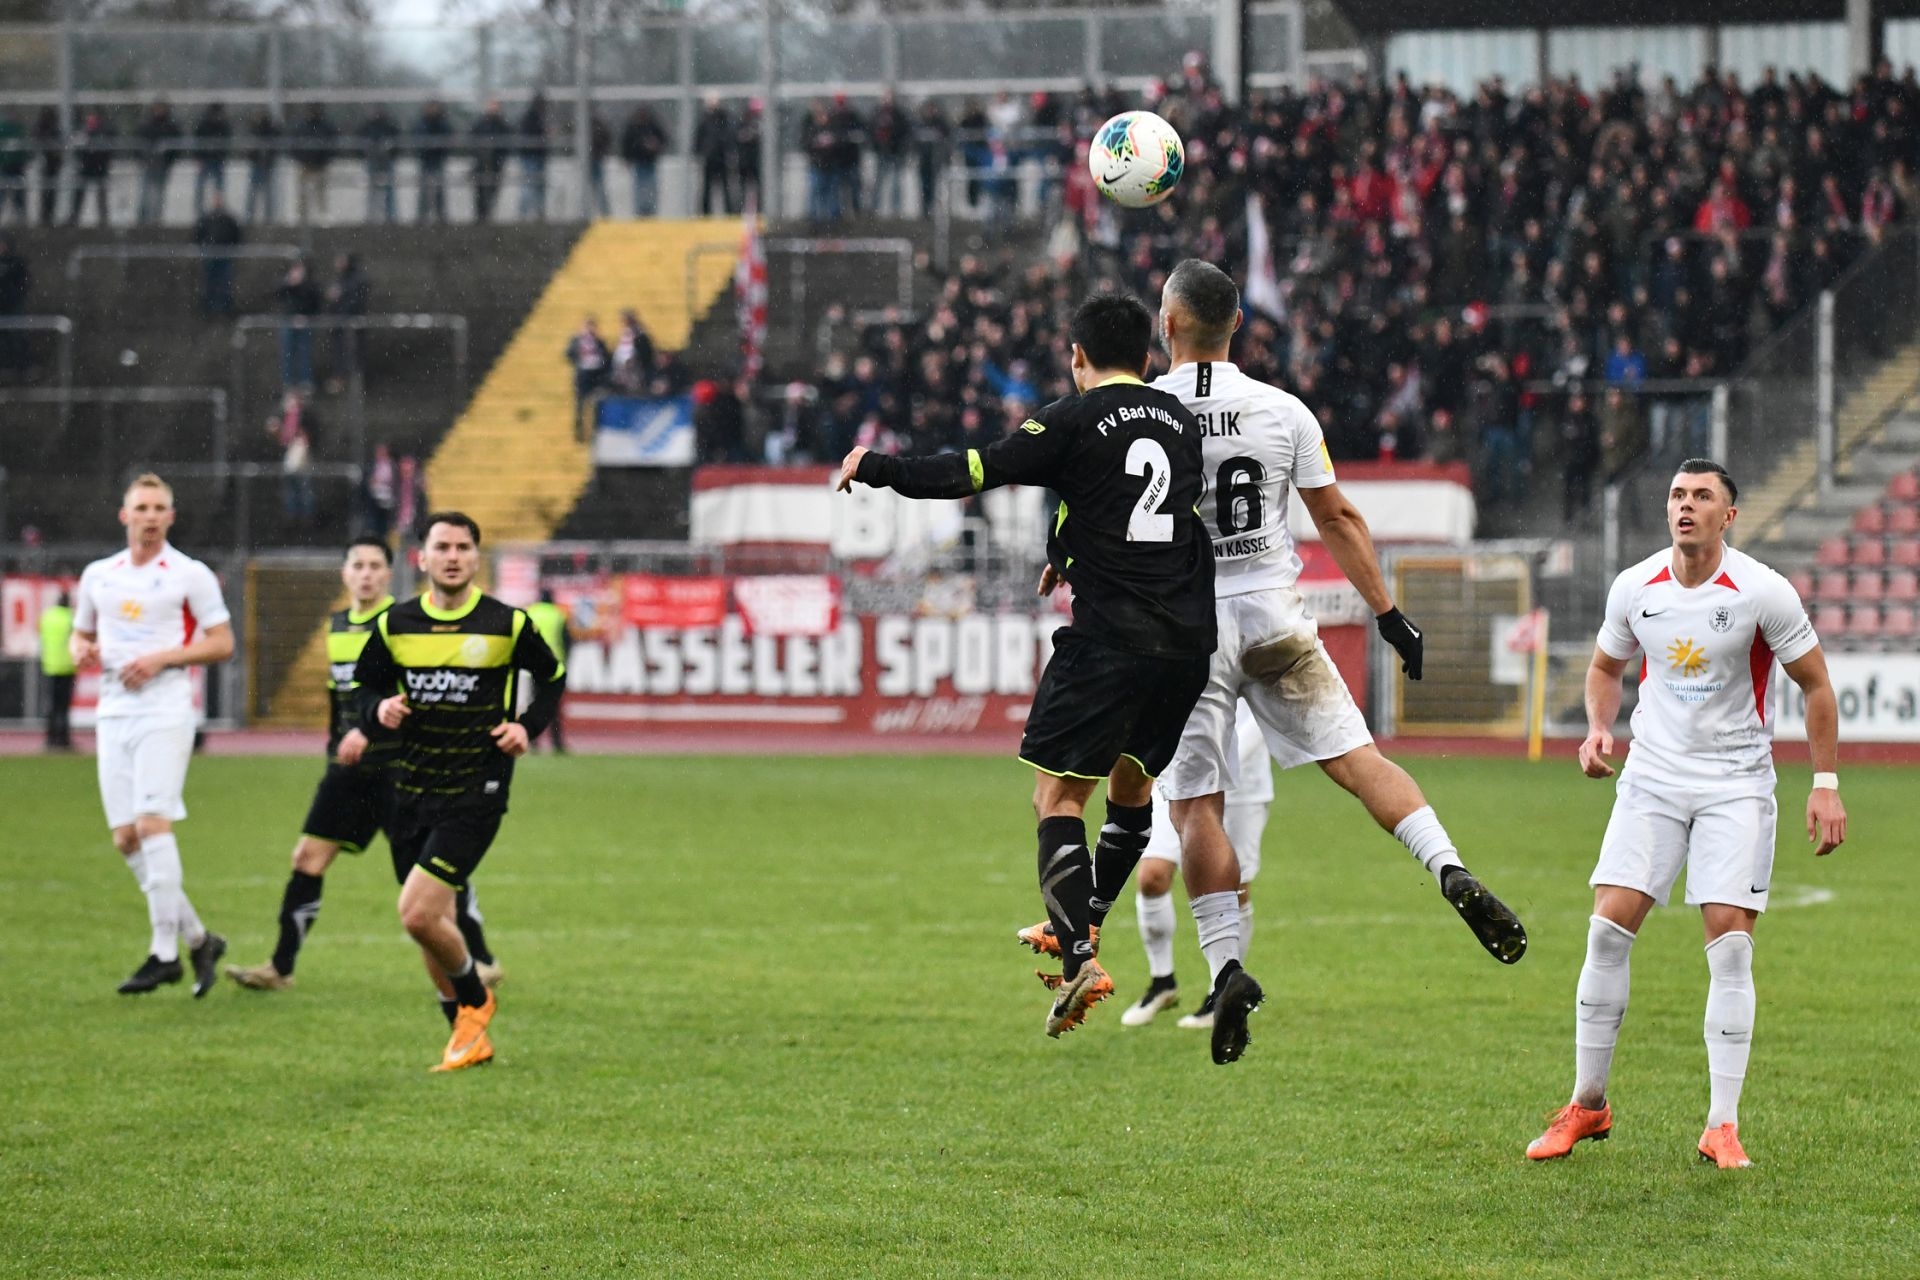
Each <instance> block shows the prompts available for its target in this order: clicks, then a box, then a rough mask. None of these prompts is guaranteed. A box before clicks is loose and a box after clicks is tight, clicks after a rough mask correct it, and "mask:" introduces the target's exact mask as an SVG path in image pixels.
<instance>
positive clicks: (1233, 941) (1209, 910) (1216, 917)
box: [1190, 889, 1243, 987]
mask: <svg viewBox="0 0 1920 1280" xmlns="http://www.w3.org/2000/svg"><path fill="white" fill-rule="evenodd" d="M1190 905H1191V906H1192V907H1193V923H1194V927H1195V928H1196V929H1197V930H1198V931H1199V933H1200V952H1201V954H1202V955H1204V956H1206V958H1207V978H1208V982H1209V987H1211V984H1213V983H1217V982H1218V981H1219V980H1220V971H1221V970H1222V969H1224V968H1226V967H1227V961H1229V960H1238V959H1240V958H1241V956H1242V954H1243V953H1242V951H1241V949H1240V895H1239V894H1238V893H1235V892H1234V891H1233V890H1232V889H1227V890H1224V891H1222V892H1220V893H1203V894H1201V895H1200V896H1199V897H1197V898H1195V899H1193V901H1192V903H1191V904H1190Z"/></svg>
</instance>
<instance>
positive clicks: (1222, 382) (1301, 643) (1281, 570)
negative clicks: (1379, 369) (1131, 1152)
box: [1022, 259, 1527, 1063]
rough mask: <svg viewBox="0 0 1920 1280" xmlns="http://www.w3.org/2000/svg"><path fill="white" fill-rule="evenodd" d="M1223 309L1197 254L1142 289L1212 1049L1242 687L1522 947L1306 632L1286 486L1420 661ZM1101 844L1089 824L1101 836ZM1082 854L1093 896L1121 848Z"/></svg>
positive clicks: (1180, 796)
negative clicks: (1162, 434)
mask: <svg viewBox="0 0 1920 1280" xmlns="http://www.w3.org/2000/svg"><path fill="white" fill-rule="evenodd" d="M1239 324H1240V294H1239V290H1237V289H1236V288H1235V287H1234V284H1233V281H1232V279H1231V278H1230V277H1228V276H1227V274H1226V273H1225V272H1223V271H1221V270H1220V269H1219V268H1218V267H1215V266H1213V265H1211V264H1210V263H1206V262H1202V261H1199V260H1198V259H1189V260H1187V261H1185V262H1182V263H1180V264H1179V265H1178V266H1177V267H1175V268H1174V270H1173V272H1172V274H1171V275H1169V276H1168V278H1167V283H1166V286H1165V288H1164V289H1163V290H1162V293H1161V298H1160V328H1161V340H1162V342H1163V343H1164V344H1165V346H1166V348H1167V354H1168V356H1169V357H1170V358H1171V359H1172V364H1173V367H1172V368H1171V369H1170V370H1169V371H1168V372H1167V374H1166V375H1165V376H1164V377H1162V378H1160V379H1158V380H1157V381H1156V382H1155V383H1154V384H1153V385H1154V388H1155V389H1156V390H1159V391H1165V392H1168V393H1170V394H1172V395H1173V396H1175V397H1177V398H1178V399H1179V401H1180V403H1181V404H1182V405H1184V406H1185V407H1186V408H1187V410H1188V411H1189V412H1191V413H1192V414H1193V415H1194V417H1195V419H1196V420H1197V421H1198V422H1199V424H1200V430H1201V459H1202V464H1203V472H1204V477H1205V480H1206V490H1205V491H1204V492H1203V493H1202V495H1201V498H1200V505H1199V507H1198V509H1197V510H1198V514H1199V516H1200V519H1201V523H1203V524H1204V525H1206V526H1207V527H1208V533H1209V534H1210V536H1211V540H1212V543H1213V557H1214V597H1215V604H1214V623H1215V629H1216V631H1217V633H1218V637H1219V640H1218V644H1217V646H1216V648H1215V649H1214V651H1213V656H1212V659H1211V662H1210V665H1209V670H1208V682H1207V687H1206V688H1205V689H1204V690H1203V691H1202V692H1201V694H1200V699H1199V701H1198V702H1197V703H1195V705H1194V708H1193V712H1192V714H1191V715H1190V716H1189V717H1188V719H1187V723H1186V725H1185V727H1184V729H1183V731H1182V734H1181V739H1180V747H1179V750H1178V751H1177V752H1176V753H1175V755H1174V758H1173V760H1172V762H1171V763H1170V764H1169V765H1168V766H1167V769H1166V771H1165V773H1163V774H1162V775H1161V777H1160V778H1159V780H1158V782H1157V783H1156V786H1155V790H1156V792H1157V793H1158V794H1160V795H1162V796H1164V797H1165V798H1166V799H1167V800H1168V801H1169V802H1170V811H1171V814H1172V818H1173V823H1174V825H1175V826H1176V827H1177V828H1178V829H1179V832H1180V852H1181V857H1180V870H1181V877H1182V879H1183V880H1184V881H1185V883H1186V888H1187V900H1188V904H1189V906H1190V907H1191V909H1192V911H1193V919H1194V924H1195V926H1196V929H1197V931H1198V933H1199V935H1200V949H1201V952H1202V953H1203V954H1204V955H1205V956H1206V957H1207V966H1208V968H1209V970H1211V972H1212V976H1213V983H1212V988H1211V993H1210V999H1209V1003H1210V1006H1211V1008H1212V1010H1213V1016H1214V1023H1213V1037H1212V1038H1213V1046H1212V1047H1213V1054H1214V1060H1215V1061H1216V1062H1223V1063H1224V1062H1231V1061H1233V1060H1235V1058H1237V1057H1238V1056H1239V1054H1240V1052H1241V1051H1242V1050H1243V1049H1244V1047H1245V1043H1246V1038H1247V1037H1246V1018H1247V1015H1248V1014H1249V1013H1250V1012H1251V1011H1252V1010H1253V1008H1255V1007H1256V1006H1257V1005H1258V1004H1259V1003H1260V999H1261V994H1262V993H1261V991H1260V988H1259V985H1258V984H1257V983H1256V982H1254V981H1253V979H1252V978H1251V976H1250V975H1248V974H1247V973H1246V971H1245V969H1244V967H1243V966H1242V964H1241V960H1242V958H1243V952H1244V945H1243V937H1242V927H1243V922H1242V916H1241V911H1240V888H1241V881H1242V877H1241V875H1240V871H1239V868H1238V867H1237V866H1236V858H1235V854H1234V848H1233V844H1232V841H1231V838H1230V836H1229V833H1228V832H1227V830H1226V825H1225V813H1226V805H1227V793H1228V791H1229V789H1230V788H1231V787H1232V786H1233V784H1234V781H1235V776H1236V773H1237V771H1238V769H1237V763H1236V761H1237V749H1236V745H1235V734H1234V721H1235V717H1236V715H1237V708H1238V706H1239V705H1240V703H1241V701H1242V700H1243V699H1244V700H1245V702H1246V704H1247V705H1248V706H1249V707H1250V708H1251V709H1252V711H1253V716H1254V719H1255V720H1256V721H1257V722H1258V723H1259V726H1260V730H1261V733H1262V735H1263V736H1264V737H1265V739H1266V745H1267V750H1268V753H1269V754H1270V755H1271V756H1272V758H1273V759H1274V760H1275V761H1276V762H1277V763H1278V764H1279V765H1280V767H1281V768H1283V769H1290V768H1293V767H1294V766H1296V765H1302V764H1306V763H1308V762H1312V763H1315V764H1317V765H1319V766H1320V768H1321V770H1322V771H1323V772H1325V773H1326V775H1327V776H1328V777H1330V778H1332V779H1333V780H1334V782H1336V783H1338V784H1339V785H1340V786H1341V787H1342V788H1343V789H1345V790H1346V791H1347V792H1349V793H1350V794H1352V795H1353V796H1354V797H1355V798H1357V799H1358V800H1359V801H1360V802H1361V803H1362V804H1363V805H1365V806H1366V809H1367V812H1368V813H1369V814H1370V815H1371V816H1372V817H1373V819H1374V820H1375V821H1376V822H1377V823H1379V825H1380V826H1381V827H1382V828H1383V829H1385V830H1386V831H1389V832H1391V833H1392V834H1393V835H1394V837H1395V838H1396V839H1398V840H1399V841H1400V842H1401V843H1402V844H1403V845H1405V846H1406V848H1407V850H1408V852H1409V853H1411V854H1412V855H1413V857H1414V858H1415V859H1416V860H1417V861H1418V862H1419V863H1420V865H1421V866H1422V867H1424V868H1426V870H1427V871H1428V872H1430V873H1431V874H1432V875H1433V877H1434V880H1435V881H1436V882H1437V883H1438V885H1439V887H1440V891H1441V893H1442V894H1443V895H1444V896H1445V897H1446V899H1447V901H1448V902H1449V903H1451V904H1452V905H1453V907H1454V909H1455V910H1456V911H1458V912H1459V914H1460V916H1461V918H1462V919H1464V920H1465V921H1466V922H1467V924H1468V926H1469V927H1470V928H1471V929H1472V930H1473V933H1474V936H1475V938H1476V939H1478V941H1479V942H1480V944H1481V946H1483V947H1485V948H1486V950H1487V951H1488V953H1489V954H1491V955H1492V956H1493V957H1494V958H1495V959H1497V960H1499V961H1500V962H1501V963H1502V964H1513V963H1515V962H1516V961H1518V960H1519V959H1520V957H1521V956H1522V955H1524V954H1525V952H1526V946H1527V935H1526V930H1525V929H1524V928H1523V927H1522V926H1521V924H1520V921H1519V920H1518V919H1517V918H1516V917H1515V916H1514V914H1513V912H1511V911H1509V910H1508V909H1507V908H1506V906H1505V905H1504V904H1503V903H1501V902H1500V900H1499V899H1498V898H1496V897H1495V896H1494V895H1493V894H1492V893H1491V892H1489V891H1488V890H1487V888H1486V886H1484V885H1482V884H1481V883H1480V881H1479V880H1477V879H1475V878H1474V876H1473V875H1472V874H1470V873H1469V872H1468V871H1467V869H1466V868H1465V867H1464V866H1463V865H1461V860H1460V856H1459V853H1458V851H1457V850H1456V849H1455V847H1454V844H1453V840H1452V838H1451V837H1450V836H1449V835H1448V834H1447V830H1446V828H1445V827H1444V826H1442V825H1441V822H1440V819H1439V817H1438V816H1437V815H1435V813H1434V811H1433V807H1432V806H1431V805H1429V804H1428V803H1427V801H1426V797H1425V796H1423V795H1422V794H1421V791H1420V787H1419V785H1418V784H1417V783H1415V782H1414V780H1413V779H1412V778H1411V777H1410V776H1408V774H1407V772H1406V770H1404V769H1402V768H1400V766H1399V765H1397V764H1395V763H1394V762H1393V761H1391V760H1389V759H1387V758H1386V756H1384V755H1382V754H1381V752H1380V750H1379V748H1378V747H1376V746H1375V745H1374V742H1373V736H1372V734H1370V733H1369V732H1368V731H1367V723H1366V720H1365V718H1364V717H1362V716H1361V714H1360V708H1359V707H1357V706H1356V705H1355V704H1354V701H1353V695H1352V694H1351V693H1350V692H1349V691H1348V689H1347V685H1346V681H1345V680H1343V679H1342V678H1341V676H1340V671H1339V669H1338V668H1337V667H1335V666H1334V664H1333V659H1332V658H1331V657H1330V656H1329V655H1328V653H1327V649H1326V646H1325V645H1323V644H1322V643H1320V631H1319V625H1318V624H1317V623H1316V622H1315V621H1314V618H1313V615H1312V614H1311V613H1309V612H1308V611H1307V607H1306V602H1305V601H1304V600H1303V599H1302V598H1301V596H1300V592H1299V590H1298V589H1297V584H1298V580H1299V577H1300V568H1301V566H1300V557H1299V556H1298V555H1296V554H1295V553H1294V548H1293V539H1292V535H1291V533H1290V532H1289V530H1288V527H1287V516H1288V512H1287V506H1288V498H1289V495H1290V494H1291V493H1292V492H1293V491H1295V490H1297V491H1298V492H1299V494H1300V498H1301V501H1302V503H1303V504H1304V505H1305V506H1306V508H1307V513H1308V515H1310V516H1311V517H1312V519H1313V522H1314V527H1315V529H1316V530H1317V531H1318V532H1319V534H1320V537H1321V539H1322V541H1324V542H1325V543H1326V546H1327V549H1328V550H1329V551H1330V552H1331V553H1332V554H1333V557H1334V559H1335V560H1336V561H1337V562H1338V563H1339V565H1340V568H1341V571H1342V572H1343V573H1345V574H1346V575H1347V577H1348V579H1349V580H1350V581H1351V582H1352V583H1353V585H1354V588H1355V590H1357V591H1358V592H1359V593H1360V595H1361V597H1362V598H1363V599H1365V600H1366V602H1367V605H1368V607H1369V608H1370V609H1372V610H1373V613H1374V617H1375V622H1376V625H1377V627H1378V629H1379V631H1380V635H1381V637H1382V638H1383V639H1384V640H1385V641H1386V642H1387V643H1388V644H1390V645H1392V646H1393V648H1394V650H1395V651H1396V652H1397V653H1399V655H1400V657H1401V659H1402V663H1403V665H1402V670H1403V671H1405V673H1406V674H1407V675H1408V676H1410V677H1411V678H1412V679H1415V680H1418V679H1419V678H1420V675H1421V661H1422V652H1423V644H1424V641H1423V639H1422V637H1421V634H1420V632H1419V630H1418V628H1416V627H1415V626H1414V625H1413V624H1412V623H1411V622H1409V621H1408V620H1407V618H1406V616H1405V615H1403V614H1402V613H1401V612H1400V610H1399V609H1398V608H1396V607H1395V606H1394V603H1393V597H1392V595H1391V594H1390V593H1389V591H1388V590H1387V584H1386V580H1385V578H1384V576H1383V575H1382V574H1381V572H1380V563H1379V558H1378V555H1377V553H1376V552H1375V549H1374V545H1373V538H1372V535H1371V533H1370V532H1369V531H1368V529H1367V522H1366V520H1365V518H1364V517H1363V516H1362V515H1361V514H1360V512H1359V511H1358V510H1357V509H1356V508H1355V507H1354V506H1353V504H1352V503H1351V502H1350V501H1348V500H1347V498H1346V497H1345V496H1344V495H1343V494H1342V493H1341V492H1340V487H1339V485H1337V484H1336V483H1335V482H1334V474H1333V466H1332V463H1331V461H1330V460H1329V458H1328V455H1327V449H1326V444H1325V440H1324V438H1323V436H1322V434H1321V431H1320V424H1319V423H1318V422H1317V421H1315V419H1314V416H1313V414H1312V412H1311V411H1309V410H1308V409H1307V407H1306V406H1305V405H1304V404H1302V403H1301V402H1300V401H1299V399H1298V398H1296V397H1294V396H1291V395H1288V394H1287V393H1286V392H1284V391H1282V390H1280V389H1278V388H1276V387H1270V386H1267V385H1266V384H1265V383H1262V382H1259V381H1257V380H1255V379H1253V378H1250V377H1248V376H1247V375H1246V374H1244V373H1242V372H1241V371H1240V370H1239V369H1238V368H1237V367H1236V366H1235V365H1233V364H1232V363H1231V362H1229V361H1228V359H1227V355H1228V351H1229V348H1230V346H1231V343H1232V339H1233V333H1234V330H1235V329H1237V328H1238V327H1239ZM1262 767H1264V766H1262ZM1114 843H1115V844H1116V845H1117V844H1118V841H1115V842H1114ZM1140 843H1142V844H1144V841H1141V842H1140ZM1107 844H1108V837H1107V836H1106V835H1105V834H1104V833H1103V834H1102V849H1105V848H1106V847H1107ZM1134 856H1135V857H1136V858H1137V857H1138V856H1139V854H1138V852H1137V851H1135V852H1134ZM1094 867H1095V869H1094V882H1095V890H1096V897H1098V898H1101V899H1110V898H1111V897H1113V896H1114V892H1115V891H1117V888H1118V886H1119V885H1121V884H1124V883H1125V880H1126V876H1127V875H1128V874H1130V873H1131V871H1132V870H1133V863H1132V862H1127V861H1124V860H1122V859H1119V858H1111V859H1109V858H1103V857H1101V856H1100V854H1099V853H1098V852H1096V855H1095V859H1094ZM1022 936H1023V939H1024V938H1025V936H1026V935H1024V934H1023V935H1022ZM1030 945H1031V944H1030Z"/></svg>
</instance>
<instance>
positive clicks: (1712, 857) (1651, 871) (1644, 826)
mask: <svg viewBox="0 0 1920 1280" xmlns="http://www.w3.org/2000/svg"><path fill="white" fill-rule="evenodd" d="M1778 816H1779V806H1778V805H1777V804H1776V803H1775V801H1774V798H1773V795H1772V793H1771V790H1770V789H1769V791H1768V792H1767V793H1765V794H1756V793H1755V790H1754V786H1753V783H1751V782H1742V783H1741V784H1740V785H1739V786H1738V787H1721V788H1714V787H1711V786H1708V787H1702V786H1700V785H1699V784H1697V783H1689V784H1687V785H1686V788H1685V789H1684V790H1682V789H1679V788H1676V789H1674V790H1672V791H1668V790H1666V789H1664V788H1663V789H1660V790H1654V789H1652V788H1649V787H1648V786H1647V785H1646V784H1645V783H1643V782H1640V781H1638V780H1636V779H1634V778H1631V777H1624V776H1623V777H1622V778H1621V779H1620V783H1619V786H1618V788H1617V790H1616V791H1615V794H1614V801H1613V816H1612V817H1611V818H1610V819H1608V820H1607V834H1606V836H1605V837H1603V838H1602V840H1601V841H1600V862H1599V864H1598V865H1597V866H1595V867H1594V869H1593V875H1592V877H1591V878H1589V879H1588V881H1587V883H1588V884H1590V885H1602V884H1617V885H1619V886H1621V887H1622V888H1626V889H1638V890H1639V891H1640V892H1641V893H1644V894H1646V895H1647V896H1648V897H1651V898H1652V899H1654V901H1656V902H1658V903H1659V904H1660V905H1661V906H1665V905H1666V903H1667V896H1668V895H1669V894H1670V893H1671V892H1672V891H1673V882H1674V880H1675V879H1676V878H1678V876H1679V875H1680V868H1682V867H1685V868H1686V869H1687V905H1688V906H1699V905H1701V904H1702V903H1707V902H1724V903H1726V904H1727V905H1729V906H1735V907H1745V908H1746V909H1748V910H1750V911H1765V910H1766V909H1767V891H1768V890H1769V889H1770V888H1771V887H1772V884H1773V840H1774V827H1775V824H1776V820H1777V818H1778Z"/></svg>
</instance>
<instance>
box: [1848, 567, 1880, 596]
mask: <svg viewBox="0 0 1920 1280" xmlns="http://www.w3.org/2000/svg"><path fill="white" fill-rule="evenodd" d="M1886 586H1887V584H1886V580H1885V579H1884V578H1882V577H1881V575H1880V572H1879V570H1877V569H1871V570H1868V571H1867V572H1865V573H1856V574H1854V575H1853V603H1855V604H1860V603H1863V602H1874V603H1877V602H1878V601H1879V600H1880V599H1881V597H1883V596H1885V595H1886V593H1887V591H1886Z"/></svg>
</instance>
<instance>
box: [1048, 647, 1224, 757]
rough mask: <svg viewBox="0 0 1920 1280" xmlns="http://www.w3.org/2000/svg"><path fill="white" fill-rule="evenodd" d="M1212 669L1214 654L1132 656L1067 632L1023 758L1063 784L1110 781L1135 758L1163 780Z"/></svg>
mask: <svg viewBox="0 0 1920 1280" xmlns="http://www.w3.org/2000/svg"><path fill="white" fill-rule="evenodd" d="M1210 665H1211V662H1210V659H1209V657H1208V655H1206V654H1196V655H1194V656H1192V657H1179V658H1169V657H1152V656H1149V655H1147V654H1141V653H1129V652H1127V651H1126V650H1125V649H1116V648H1114V647H1113V646H1111V645H1108V644H1104V643H1102V642H1101V641H1099V640H1096V639H1094V638H1093V637H1091V636H1089V635H1086V634H1085V633H1084V632H1079V631H1075V630H1074V629H1073V628H1071V627H1062V628H1061V629H1060V630H1059V631H1056V632H1054V635H1053V658H1052V659H1051V660H1050V661H1049V662H1048V663H1047V669H1046V671H1044V672H1043V673H1042V674H1041V676H1040V689H1039V691H1038V692H1037V693H1036V694H1035V695H1034V698H1033V710H1032V711H1030V712H1029V713H1028V714H1027V732H1026V736H1025V737H1023V738H1022V739H1021V740H1020V759H1021V760H1022V761H1023V762H1024V763H1026V764H1030V765H1032V766H1033V767H1034V768H1036V769H1038V770H1040V771H1041V772H1042V773H1051V774H1053V775H1054V776H1056V777H1068V778H1104V777H1106V776H1107V775H1108V774H1110V773H1112V772H1113V766H1114V765H1116V764H1118V763H1119V762H1120V757H1122V756H1127V757H1129V758H1130V759H1132V760H1133V762H1134V763H1135V764H1137V765H1139V766H1140V768H1141V769H1142V770H1143V771H1144V772H1145V773H1146V775H1147V776H1148V777H1149V778H1152V777H1157V776H1158V775H1159V774H1160V773H1161V771H1162V770H1164V769H1165V768H1166V767H1167V766H1168V765H1169V764H1171V763H1172V762H1173V753H1174V751H1175V749H1177V748H1178V747H1179V745H1180V734H1181V731H1182V730H1183V729H1185V728H1186V727H1187V717H1188V716H1189V715H1191V714H1192V713H1193V704H1194V703H1195V702H1197V701H1199V698H1200V693H1201V691H1202V690H1203V689H1205V688H1206V687H1207V673H1208V668H1209V666H1210Z"/></svg>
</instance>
